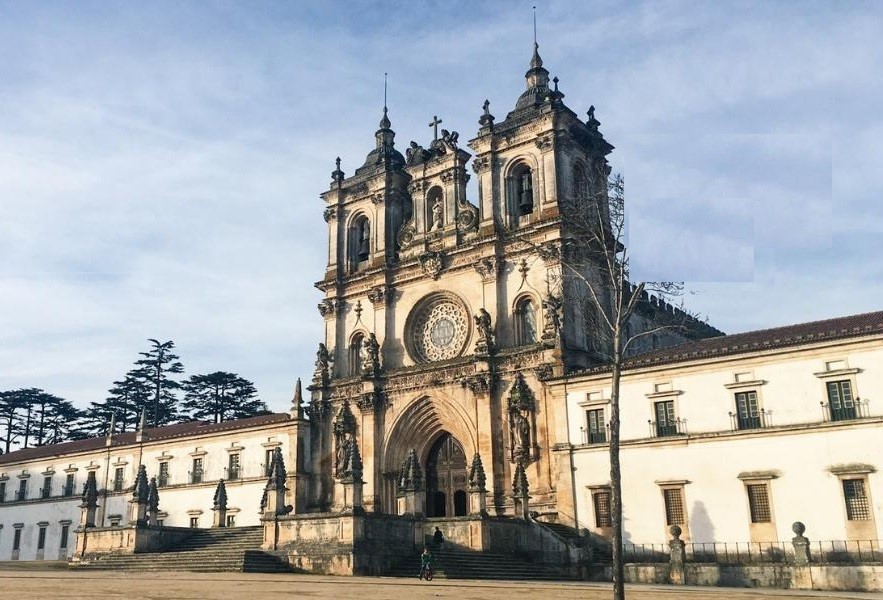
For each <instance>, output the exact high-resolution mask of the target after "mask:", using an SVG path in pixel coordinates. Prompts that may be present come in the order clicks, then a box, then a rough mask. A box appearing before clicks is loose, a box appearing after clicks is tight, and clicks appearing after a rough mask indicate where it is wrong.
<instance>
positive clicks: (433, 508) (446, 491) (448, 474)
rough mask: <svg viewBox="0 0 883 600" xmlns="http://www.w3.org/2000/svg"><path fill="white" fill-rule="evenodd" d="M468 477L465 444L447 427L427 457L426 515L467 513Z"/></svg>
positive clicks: (449, 515)
mask: <svg viewBox="0 0 883 600" xmlns="http://www.w3.org/2000/svg"><path fill="white" fill-rule="evenodd" d="M467 480H468V471H467V464H466V453H465V452H464V451H463V446H462V445H461V444H460V442H458V441H457V439H456V438H455V437H454V436H452V435H451V434H450V433H448V432H446V431H445V432H443V433H442V434H441V435H440V436H439V438H438V439H437V440H436V441H435V443H434V444H433V445H432V446H431V447H430V449H429V454H428V456H427V459H426V516H428V517H460V516H465V515H466V512H467V509H466V482H467Z"/></svg>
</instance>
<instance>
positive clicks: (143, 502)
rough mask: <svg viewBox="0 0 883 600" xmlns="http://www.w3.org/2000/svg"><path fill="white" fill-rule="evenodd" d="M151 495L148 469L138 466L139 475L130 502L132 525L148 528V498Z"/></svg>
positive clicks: (130, 520)
mask: <svg viewBox="0 0 883 600" xmlns="http://www.w3.org/2000/svg"><path fill="white" fill-rule="evenodd" d="M149 493H150V485H149V484H148V483H147V468H146V467H145V466H144V465H138V474H137V475H136V476H135V487H134V489H133V490H132V499H131V500H129V524H130V525H134V526H136V527H147V496H148V494H149Z"/></svg>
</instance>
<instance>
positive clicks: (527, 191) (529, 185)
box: [510, 163, 534, 217]
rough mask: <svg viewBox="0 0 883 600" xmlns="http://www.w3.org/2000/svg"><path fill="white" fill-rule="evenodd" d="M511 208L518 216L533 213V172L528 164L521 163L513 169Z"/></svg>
mask: <svg viewBox="0 0 883 600" xmlns="http://www.w3.org/2000/svg"><path fill="white" fill-rule="evenodd" d="M510 185H511V188H510V189H511V210H512V213H513V214H514V215H515V216H516V217H524V216H526V215H529V214H531V213H533V207H534V197H533V173H531V170H530V167H528V166H527V165H526V164H523V163H522V164H520V165H518V166H517V167H515V169H513V170H512V177H511V184H510Z"/></svg>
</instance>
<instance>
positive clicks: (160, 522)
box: [156, 519, 164, 527]
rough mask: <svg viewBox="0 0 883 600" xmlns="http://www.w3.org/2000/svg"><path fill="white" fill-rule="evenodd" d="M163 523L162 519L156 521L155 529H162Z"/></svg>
mask: <svg viewBox="0 0 883 600" xmlns="http://www.w3.org/2000/svg"><path fill="white" fill-rule="evenodd" d="M163 522H164V521H163V520H162V519H157V520H156V526H157V527H162V524H163Z"/></svg>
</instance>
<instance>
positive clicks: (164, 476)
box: [156, 461, 169, 487]
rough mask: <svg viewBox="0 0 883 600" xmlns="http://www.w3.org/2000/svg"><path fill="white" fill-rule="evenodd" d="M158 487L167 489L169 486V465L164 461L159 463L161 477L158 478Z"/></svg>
mask: <svg viewBox="0 0 883 600" xmlns="http://www.w3.org/2000/svg"><path fill="white" fill-rule="evenodd" d="M156 485H158V486H159V487H165V486H167V485H169V463H168V461H163V462H161V463H159V477H157V478H156Z"/></svg>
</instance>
